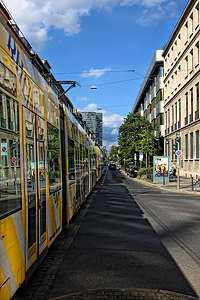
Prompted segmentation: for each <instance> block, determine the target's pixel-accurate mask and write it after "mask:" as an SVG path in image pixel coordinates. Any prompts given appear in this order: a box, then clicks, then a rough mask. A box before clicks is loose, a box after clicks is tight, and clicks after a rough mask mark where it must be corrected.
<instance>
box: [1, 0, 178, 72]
mask: <svg viewBox="0 0 200 300" xmlns="http://www.w3.org/2000/svg"><path fill="white" fill-rule="evenodd" d="M4 3H5V5H6V6H7V8H8V10H9V11H10V13H11V14H12V15H13V17H14V19H15V20H16V22H17V24H18V26H19V28H20V29H21V31H22V32H23V34H24V35H25V37H26V38H27V39H28V40H29V41H30V43H31V42H34V43H35V45H37V48H42V47H44V46H45V43H46V42H47V41H49V40H51V36H49V31H50V29H51V28H52V27H55V28H57V29H62V30H63V31H64V32H65V34H66V35H72V34H77V33H79V32H80V31H81V18H82V17H83V16H89V15H90V13H91V12H92V10H100V9H104V10H107V11H110V10H111V9H112V8H114V7H117V6H133V5H137V6H139V7H143V8H148V9H150V11H149V15H148V19H150V18H151V19H152V20H155V19H158V11H159V9H160V7H161V4H164V3H165V5H162V7H163V14H165V15H166V13H168V16H169V15H170V16H175V12H176V2H175V1H169V0H73V1H71V0H62V1H57V0H20V5H19V1H16V0H4ZM138 23H140V24H141V25H147V23H146V22H145V21H144V15H142V16H141V18H140V19H139V21H138ZM108 69H109V68H108ZM91 70H94V69H91ZM103 70H104V69H103ZM103 70H102V71H103ZM105 70H107V68H105ZM96 71H98V70H96ZM100 71H101V70H100ZM102 74H103V73H96V74H95V73H89V76H96V77H99V76H101V75H102ZM83 75H84V76H85V75H86V74H83ZM87 76H88V74H87V75H86V77H87Z"/></svg>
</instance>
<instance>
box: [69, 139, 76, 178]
mask: <svg viewBox="0 0 200 300" xmlns="http://www.w3.org/2000/svg"><path fill="white" fill-rule="evenodd" d="M68 178H69V183H73V182H74V180H75V163H74V141H72V140H71V139H69V138H68Z"/></svg>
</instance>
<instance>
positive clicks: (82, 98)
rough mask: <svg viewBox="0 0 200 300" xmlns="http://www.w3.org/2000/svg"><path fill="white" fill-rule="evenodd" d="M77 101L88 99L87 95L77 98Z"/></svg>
mask: <svg viewBox="0 0 200 300" xmlns="http://www.w3.org/2000/svg"><path fill="white" fill-rule="evenodd" d="M77 100H78V101H88V100H89V99H88V98H87V97H81V98H79V97H78V98H77Z"/></svg>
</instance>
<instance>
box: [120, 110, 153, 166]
mask: <svg viewBox="0 0 200 300" xmlns="http://www.w3.org/2000/svg"><path fill="white" fill-rule="evenodd" d="M156 130H157V125H156V124H151V123H150V122H149V121H148V120H147V119H146V118H145V117H143V116H141V114H139V113H136V114H134V113H130V114H129V115H128V116H127V118H126V120H125V122H124V124H122V125H121V126H120V128H119V135H118V144H119V150H120V154H119V155H120V156H121V157H122V158H125V160H126V162H127V161H128V162H131V161H133V160H134V153H137V154H139V153H144V154H145V153H148V154H149V155H151V156H153V155H154V154H155V144H156V141H157V139H156V137H155V136H154V131H156Z"/></svg>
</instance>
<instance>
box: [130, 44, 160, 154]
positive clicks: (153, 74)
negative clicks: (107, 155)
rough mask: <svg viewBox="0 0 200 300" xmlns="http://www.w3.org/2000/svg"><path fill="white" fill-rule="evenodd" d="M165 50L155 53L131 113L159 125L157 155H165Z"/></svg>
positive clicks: (156, 133) (156, 134)
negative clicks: (163, 54) (163, 55)
mask: <svg viewBox="0 0 200 300" xmlns="http://www.w3.org/2000/svg"><path fill="white" fill-rule="evenodd" d="M162 52H163V50H157V51H155V53H154V56H153V58H152V61H151V63H150V66H149V68H148V70H147V73H146V75H145V78H144V81H143V83H142V85H141V88H140V90H139V93H138V95H137V98H136V100H135V103H134V105H133V108H132V110H131V113H137V112H139V113H140V114H141V115H142V116H145V117H146V118H147V119H148V120H149V122H151V123H156V124H157V125H158V131H156V132H155V136H157V138H158V145H157V149H156V150H157V154H158V155H163V151H164V147H163V140H164V96H163V92H164V84H163V80H164V77H163V57H162Z"/></svg>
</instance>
